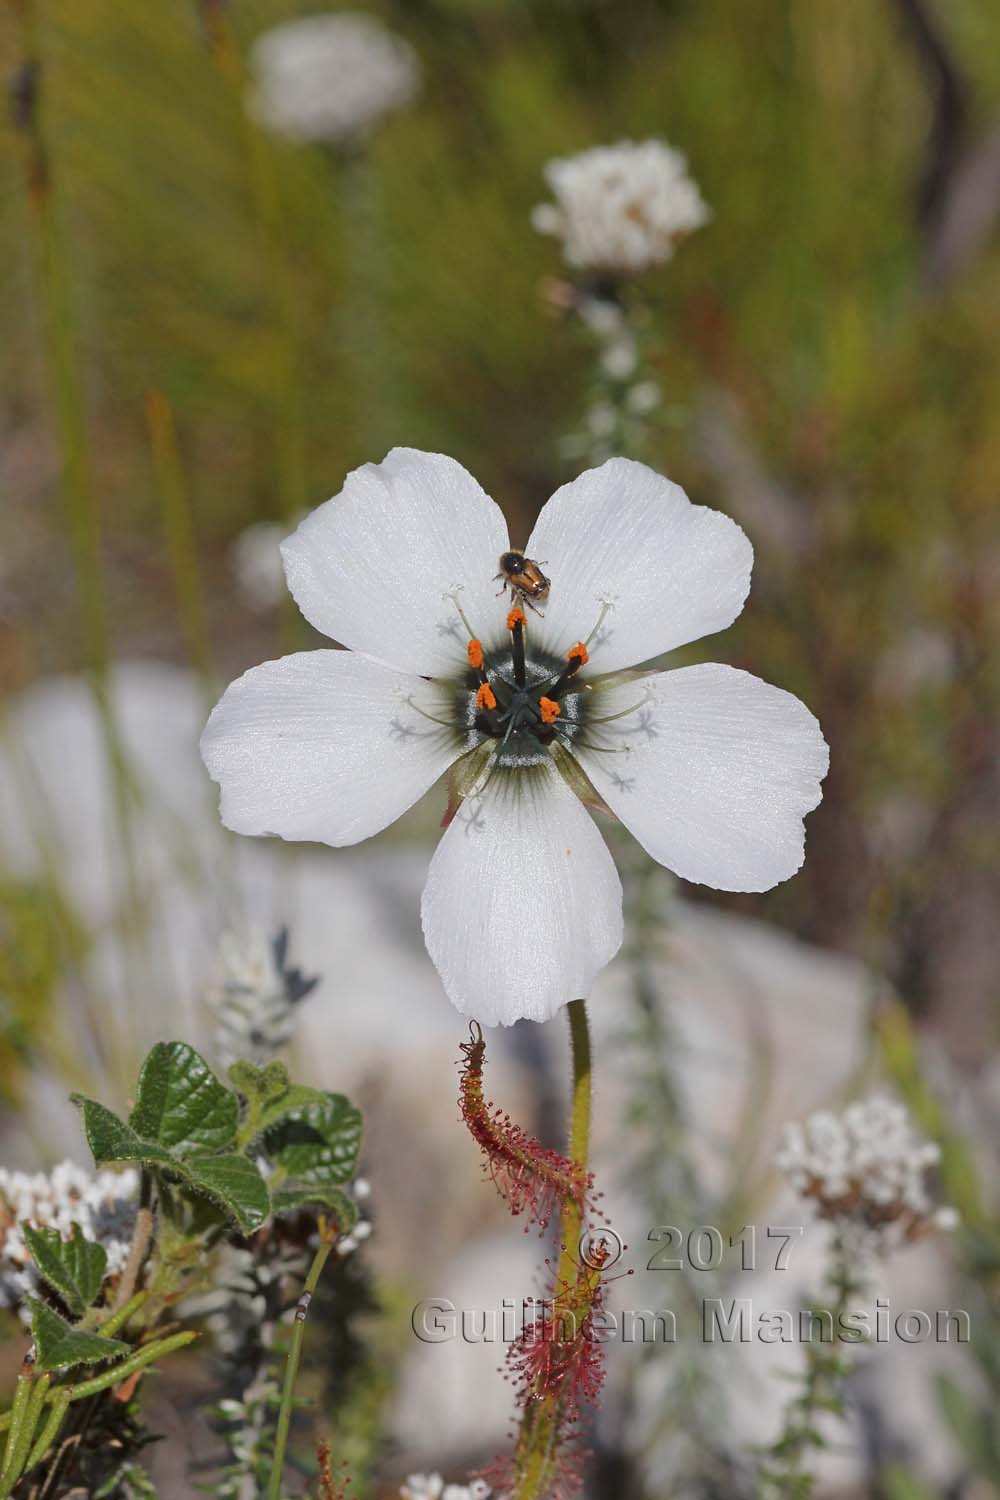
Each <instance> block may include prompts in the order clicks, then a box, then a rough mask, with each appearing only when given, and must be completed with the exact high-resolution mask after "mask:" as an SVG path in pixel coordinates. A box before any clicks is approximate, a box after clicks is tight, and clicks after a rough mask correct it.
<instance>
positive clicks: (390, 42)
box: [250, 11, 420, 144]
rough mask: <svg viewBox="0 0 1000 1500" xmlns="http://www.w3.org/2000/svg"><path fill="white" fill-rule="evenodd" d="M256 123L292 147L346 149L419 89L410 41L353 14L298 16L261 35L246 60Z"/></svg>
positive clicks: (251, 109)
mask: <svg viewBox="0 0 1000 1500" xmlns="http://www.w3.org/2000/svg"><path fill="white" fill-rule="evenodd" d="M250 62H251V70H252V73H253V77H254V81H255V88H254V92H253V94H252V95H251V99H250V111H251V113H252V114H253V116H254V118H255V119H256V120H257V121H258V122H259V123H260V124H261V125H263V126H264V127H265V128H266V129H267V130H270V131H271V132H272V133H273V134H275V135H280V136H285V137H286V138H287V139H289V140H293V141H301V142H305V141H320V142H326V143H327V144H340V143H350V142H355V141H358V140H361V139H363V138H364V137H365V136H366V135H368V134H369V132H370V131H371V130H372V129H373V128H374V127H375V125H377V124H378V122H379V120H381V119H382V118H383V116H385V115H387V114H389V113H390V112H391V111H393V110H397V109H402V108H403V106H404V105H407V104H409V103H410V102H411V100H413V99H414V98H415V97H416V95H417V93H418V91H419V88H420V64H419V62H418V60H417V55H416V53H415V52H414V50H413V48H412V47H411V46H410V44H409V42H406V41H404V40H403V39H402V37H398V36H396V35H394V34H393V33H392V32H391V31H388V30H387V29H386V27H384V26H383V25H382V24H381V22H380V21H377V20H376V19H375V17H374V16H369V15H365V14H363V13H361V12H354V11H337V12H336V13H333V14H330V15H316V16H303V17H301V19H299V20H297V21H288V22H286V23H285V24H283V25H281V26H275V27H273V29H272V30H270V31H265V32H263V33H262V34H261V35H260V36H259V37H258V38H257V40H256V41H255V42H254V44H253V49H252V52H251V57H250Z"/></svg>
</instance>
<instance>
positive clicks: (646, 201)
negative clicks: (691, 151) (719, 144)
mask: <svg viewBox="0 0 1000 1500" xmlns="http://www.w3.org/2000/svg"><path fill="white" fill-rule="evenodd" d="M545 179H546V181H547V182H548V185H549V187H550V188H551V190H552V196H553V197H554V199H555V202H554V203H541V204H539V205H538V207H537V208H536V209H535V210H534V212H533V213H532V216H531V222H532V224H533V225H534V227H535V228H536V229H537V230H538V231H539V233H540V234H549V235H553V236H554V237H555V238H556V239H558V240H559V241H560V242H561V244H562V251H563V256H564V257H565V260H566V262H567V264H568V265H570V266H572V267H573V268H574V270H578V271H598V272H601V271H603V272H608V273H610V274H612V275H633V274H635V273H637V272H639V271H645V270H648V269H649V267H650V266H655V265H660V264H661V263H662V262H663V261H667V260H669V259H670V257H671V256H672V255H673V253H674V245H675V244H676V242H677V240H678V239H680V238H681V237H682V236H683V235H686V234H690V233H691V231H692V230H694V229H699V228H700V227H701V225H702V224H705V223H707V221H708V219H709V218H710V217H711V215H710V213H709V210H708V207H707V205H706V203H705V201H704V199H703V198H702V196H701V193H700V192H699V190H698V186H697V184H696V183H695V182H694V181H693V179H692V178H691V177H690V176H689V175H688V170H687V159H686V157H685V156H684V155H683V154H682V153H681V152H680V151H675V150H674V148H673V147H672V146H668V145H667V144H666V142H665V141H657V140H651V141H642V142H638V143H637V142H633V141H620V142H619V143H618V144H617V145H615V146H595V147H593V148H592V149H591V150H589V151H581V152H579V153H578V154H577V155H576V156H564V157H557V158H556V159H555V160H553V161H550V162H548V163H547V164H546V166H545Z"/></svg>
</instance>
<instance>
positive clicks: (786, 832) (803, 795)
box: [577, 662, 829, 891]
mask: <svg viewBox="0 0 1000 1500" xmlns="http://www.w3.org/2000/svg"><path fill="white" fill-rule="evenodd" d="M647 691H648V692H649V694H650V697H649V700H648V702H646V703H645V705H644V706H643V707H641V708H640V709H639V710H638V711H637V712H636V713H634V714H630V715H628V716H626V717H625V718H622V719H619V720H617V721H615V722H614V723H610V724H604V725H594V726H593V728H592V729H590V730H588V731H587V737H588V738H589V739H591V740H592V741H593V743H594V744H596V745H599V746H603V747H604V748H605V750H608V749H612V748H613V749H616V750H620V751H623V752H625V753H622V754H613V753H611V754H608V753H603V754H602V753H600V752H598V751H597V750H590V751H588V750H583V749H580V750H578V751H577V754H578V758H579V760H580V761H581V762H582V764H583V765H584V767H585V768H586V771H587V774H588V775H589V777H590V779H591V781H592V782H593V783H594V786H595V787H596V788H597V790H598V791H599V792H600V793H601V795H602V797H603V798H604V799H605V801H606V802H607V803H608V805H609V807H611V808H612V809H613V810H614V811H615V812H616V813H617V814H618V816H619V817H620V818H621V820H622V822H623V823H624V824H625V825H626V826H627V827H628V828H629V829H630V830H631V832H632V833H633V834H634V835H635V837H636V838H637V839H638V840H639V842H640V844H642V846H643V848H644V849H646V850H648V852H649V853H650V854H651V855H652V856H653V858H654V859H656V860H659V862H660V863H661V864H663V865H667V866H668V867H669V868H670V869H671V870H674V871H675V872H676V873H677V874H678V875H681V876H683V877H684V879H685V880H693V881H698V882H700V883H701V884H703V885H711V886H715V887H716V888H717V889H718V890H723V891H766V890H769V889H770V888H771V886H773V885H777V884H778V882H779V881H782V880H787V879H788V877H789V876H790V875H794V873H795V871H796V870H797V869H798V868H799V866H800V865H801V864H802V860H803V856H804V846H805V831H804V829H803V826H802V819H803V817H804V816H805V814H806V813H807V812H809V810H810V809H811V808H813V807H815V806H816V805H817V803H818V802H819V800H820V795H821V793H820V782H821V781H822V779H823V777H824V776H825V775H826V771H827V766H828V763H829V752H828V750H827V746H826V741H825V740H824V739H823V735H822V733H821V731H820V727H819V724H818V723H817V721H816V719H815V718H814V717H813V715H812V714H811V713H810V712H809V710H808V709H807V708H806V706H805V705H804V704H803V703H800V702H799V700H798V698H795V697H793V696H792V694H791V693H786V692H784V691H783V690H782V689H781V688H776V687H771V685H770V684H769V683H767V682H761V680H760V678H759V677H752V676H751V675H750V673H749V672H738V671H737V670H736V669H735V668H733V667H723V666H718V665H716V664H715V663H714V662H708V663H706V664H704V665H703V666H698V667H683V668H681V669H680V670H679V671H676V672H658V673H656V674H654V675H653V676H651V677H646V678H643V679H641V680H640V681H637V682H631V683H625V684H622V685H621V686H617V687H613V688H609V689H604V690H601V691H600V693H599V694H597V695H595V702H594V707H593V712H594V714H595V715H601V714H613V713H616V712H620V711H621V710H622V709H625V708H627V707H628V706H629V705H630V704H637V703H640V702H641V700H642V699H643V696H644V693H645V692H647Z"/></svg>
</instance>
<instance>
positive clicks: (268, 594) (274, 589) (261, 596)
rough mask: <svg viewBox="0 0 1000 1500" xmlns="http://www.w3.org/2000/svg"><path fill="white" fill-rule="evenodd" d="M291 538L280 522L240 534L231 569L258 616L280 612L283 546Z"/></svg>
mask: <svg viewBox="0 0 1000 1500" xmlns="http://www.w3.org/2000/svg"><path fill="white" fill-rule="evenodd" d="M287 534H288V528H287V526H282V525H280V524H279V523H278V522H277V521H255V522H254V524H253V525H252V526H248V527H247V528H246V529H245V530H244V531H241V532H240V534H239V536H238V537H237V538H236V540H235V542H234V543H233V545H232V547H231V548H230V552H229V560H230V565H231V567H232V571H233V577H234V578H235V579H236V586H237V588H238V589H239V592H240V597H241V599H242V600H243V602H244V604H246V605H248V606H249V608H250V609H252V610H254V611H255V612H256V613H259V614H267V613H269V612H270V611H271V610H273V609H277V607H278V605H279V604H280V603H281V601H282V599H283V598H284V596H285V570H284V568H283V567H282V566H281V543H282V541H283V539H284V538H285V537H286V536H287Z"/></svg>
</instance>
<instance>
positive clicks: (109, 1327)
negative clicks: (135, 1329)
mask: <svg viewBox="0 0 1000 1500" xmlns="http://www.w3.org/2000/svg"><path fill="white" fill-rule="evenodd" d="M148 1297H149V1293H148V1292H136V1294H135V1296H134V1297H130V1298H129V1300H128V1301H127V1302H126V1303H125V1305H124V1306H123V1307H117V1308H115V1310H114V1312H112V1314H111V1316H110V1317H109V1318H106V1319H105V1321H104V1322H103V1323H101V1324H99V1325H98V1326H99V1327H100V1330H101V1332H102V1333H103V1335H104V1337H105V1338H108V1339H109V1338H111V1337H112V1335H114V1334H116V1333H117V1332H118V1330H119V1329H120V1328H124V1327H125V1324H126V1323H127V1322H128V1320H129V1318H131V1316H132V1314H133V1313H136V1312H138V1311H139V1309H140V1307H141V1306H142V1304H143V1303H144V1302H145V1301H146V1300H147V1298H148Z"/></svg>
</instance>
